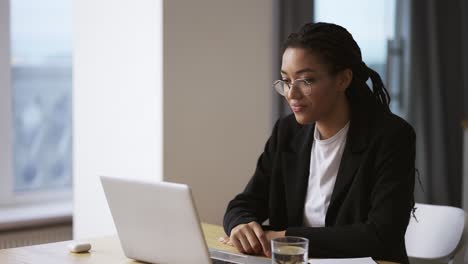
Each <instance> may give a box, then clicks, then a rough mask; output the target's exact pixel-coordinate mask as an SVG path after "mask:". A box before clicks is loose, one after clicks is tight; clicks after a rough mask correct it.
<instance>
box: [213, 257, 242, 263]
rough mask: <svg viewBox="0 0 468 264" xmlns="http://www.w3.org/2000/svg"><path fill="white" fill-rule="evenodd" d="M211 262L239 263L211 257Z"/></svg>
mask: <svg viewBox="0 0 468 264" xmlns="http://www.w3.org/2000/svg"><path fill="white" fill-rule="evenodd" d="M211 263H213V264H238V263H237V262H231V261H226V260H220V259H214V258H212V259H211Z"/></svg>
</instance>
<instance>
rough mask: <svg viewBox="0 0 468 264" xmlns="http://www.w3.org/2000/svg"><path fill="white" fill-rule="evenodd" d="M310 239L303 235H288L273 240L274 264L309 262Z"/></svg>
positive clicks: (272, 259)
mask: <svg viewBox="0 0 468 264" xmlns="http://www.w3.org/2000/svg"><path fill="white" fill-rule="evenodd" d="M308 251H309V240H308V239H307V238H303V237H293V236H286V237H280V238H275V239H273V240H271V252H272V258H271V263H272V264H304V263H307V261H308V257H307V253H308Z"/></svg>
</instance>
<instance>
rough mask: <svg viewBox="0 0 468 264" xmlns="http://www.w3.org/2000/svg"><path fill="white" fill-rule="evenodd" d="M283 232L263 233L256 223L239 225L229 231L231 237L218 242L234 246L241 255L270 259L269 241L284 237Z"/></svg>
mask: <svg viewBox="0 0 468 264" xmlns="http://www.w3.org/2000/svg"><path fill="white" fill-rule="evenodd" d="M284 234H285V231H280V232H275V231H263V229H262V227H261V226H260V225H259V224H258V223H257V222H250V223H248V224H241V225H238V226H236V227H234V228H233V229H232V230H231V237H224V238H220V239H219V241H220V242H222V243H224V244H228V245H230V246H234V247H236V248H237V250H239V252H241V253H245V254H261V253H263V254H264V255H265V256H267V257H271V250H270V240H271V239H274V238H276V237H282V236H284Z"/></svg>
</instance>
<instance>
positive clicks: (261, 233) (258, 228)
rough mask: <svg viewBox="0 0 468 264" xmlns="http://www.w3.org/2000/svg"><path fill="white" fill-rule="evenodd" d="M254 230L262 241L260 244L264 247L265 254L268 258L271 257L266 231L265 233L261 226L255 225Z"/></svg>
mask: <svg viewBox="0 0 468 264" xmlns="http://www.w3.org/2000/svg"><path fill="white" fill-rule="evenodd" d="M252 228H253V231H254V232H255V235H256V236H257V238H258V241H260V244H261V245H262V251H263V254H264V255H265V256H267V257H271V250H270V243H269V242H268V239H267V237H266V235H265V231H263V229H262V227H261V226H260V225H259V224H257V225H254V226H253V227H252Z"/></svg>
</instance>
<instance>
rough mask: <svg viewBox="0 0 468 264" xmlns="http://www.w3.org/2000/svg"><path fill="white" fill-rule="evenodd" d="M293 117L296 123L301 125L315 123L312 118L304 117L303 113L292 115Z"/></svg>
mask: <svg viewBox="0 0 468 264" xmlns="http://www.w3.org/2000/svg"><path fill="white" fill-rule="evenodd" d="M294 117H296V122H297V123H299V124H301V125H307V124H311V123H313V122H315V119H314V118H313V117H311V116H307V115H304V114H303V113H294Z"/></svg>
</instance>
